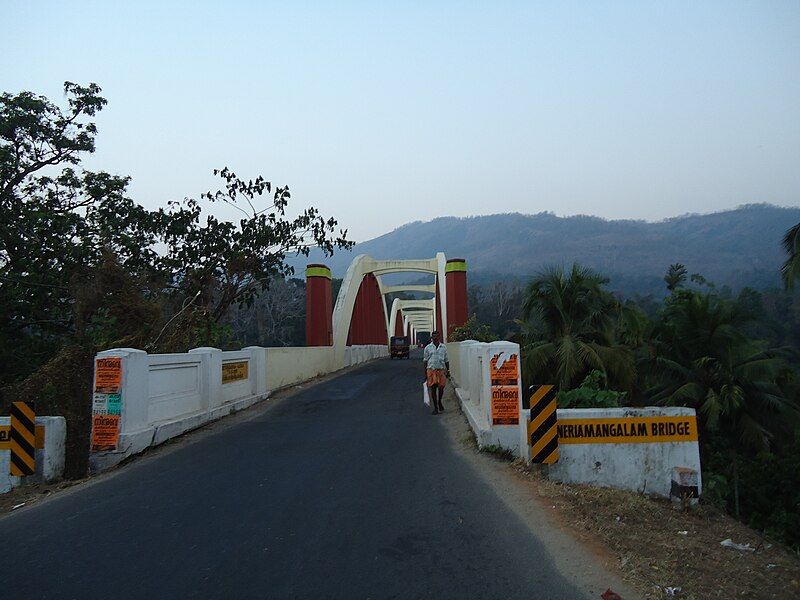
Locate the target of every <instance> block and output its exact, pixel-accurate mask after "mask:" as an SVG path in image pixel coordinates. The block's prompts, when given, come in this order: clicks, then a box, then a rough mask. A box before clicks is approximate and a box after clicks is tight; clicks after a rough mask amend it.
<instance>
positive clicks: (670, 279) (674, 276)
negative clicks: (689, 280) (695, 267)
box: [664, 263, 688, 293]
mask: <svg viewBox="0 0 800 600" xmlns="http://www.w3.org/2000/svg"><path fill="white" fill-rule="evenodd" d="M687 273H688V271H687V270H686V267H685V266H683V265H682V264H681V263H675V264H673V265H670V266H669V269H667V274H666V276H665V277H664V281H665V282H666V284H667V290H669V292H670V293H672V292H674V291H675V290H676V289H678V288H679V287H680V286H681V285H683V283H684V282H685V281H686V275H687Z"/></svg>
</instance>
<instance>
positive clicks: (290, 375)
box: [90, 346, 388, 471]
mask: <svg viewBox="0 0 800 600" xmlns="http://www.w3.org/2000/svg"><path fill="white" fill-rule="evenodd" d="M345 354H346V360H345V363H344V364H336V360H335V354H334V350H333V348H332V347H296V348H262V347H258V346H251V347H248V348H244V349H242V350H237V351H232V352H223V351H221V350H219V349H217V348H195V349H193V350H190V351H189V352H186V353H180V354H147V353H146V352H144V351H142V350H137V349H134V348H115V349H112V350H106V351H104V352H100V353H99V354H98V355H97V359H98V361H102V360H103V359H108V358H114V359H119V370H120V372H119V374H118V375H116V378H117V379H118V383H115V384H114V385H113V386H112V387H111V388H108V389H106V388H104V384H103V383H102V382H101V381H100V378H98V375H97V370H96V372H95V386H94V388H95V390H96V393H95V410H94V412H95V415H96V416H98V417H99V416H101V415H103V416H105V422H104V423H103V426H109V425H108V423H111V424H112V425H111V427H113V422H114V421H115V420H116V421H117V422H118V424H117V431H116V432H114V431H112V432H111V433H110V434H109V437H110V439H111V440H112V443H111V447H112V449H104V450H99V449H98V448H99V447H97V448H95V449H94V450H95V451H93V452H92V454H91V459H90V462H91V466H92V469H93V470H96V471H97V470H103V469H105V468H108V467H110V466H112V465H114V464H116V463H118V462H119V461H121V460H122V459H124V458H125V457H127V456H130V455H131V454H136V453H138V452H141V451H142V450H144V449H145V448H148V447H150V446H155V445H158V444H161V443H162V442H164V441H166V440H168V439H169V438H172V437H175V436H177V435H180V434H182V433H184V432H186V431H189V430H191V429H195V428H197V427H201V426H202V425H204V424H206V423H208V422H210V421H214V420H216V419H219V418H221V417H224V416H225V415H228V414H231V413H233V412H237V411H239V410H242V409H243V408H246V407H248V406H250V405H252V404H254V403H255V402H258V401H260V400H263V399H264V398H266V397H267V396H268V395H269V394H270V393H271V392H274V391H275V390H278V389H280V388H283V387H287V386H290V385H293V384H296V383H300V382H302V381H308V380H310V379H313V378H315V377H318V376H320V375H324V374H326V373H331V372H333V371H336V370H338V369H341V368H343V367H346V366H351V365H356V364H360V363H362V362H365V361H368V360H372V359H374V358H379V357H382V356H387V355H388V348H387V346H353V347H349V348H347V351H346V353H345ZM112 379H114V377H113V376H112ZM115 381H116V380H115ZM117 388H118V391H115V390H116V389H117ZM117 393H118V395H119V397H118V398H116V399H115V401H116V402H117V403H118V405H119V406H120V409H119V410H117V411H115V412H112V411H109V410H108V408H107V406H108V402H109V396H115V395H116V394H117ZM104 403H105V404H104ZM106 439H108V438H106Z"/></svg>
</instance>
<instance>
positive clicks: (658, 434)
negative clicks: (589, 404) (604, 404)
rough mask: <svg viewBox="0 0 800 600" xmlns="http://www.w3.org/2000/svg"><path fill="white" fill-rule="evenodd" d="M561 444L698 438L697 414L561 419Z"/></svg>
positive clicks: (559, 432) (650, 441)
mask: <svg viewBox="0 0 800 600" xmlns="http://www.w3.org/2000/svg"><path fill="white" fill-rule="evenodd" d="M558 441H559V443H560V444H653V443H665V442H696V441H697V417H693V416H680V417H667V416H662V417H612V418H603V419H561V420H559V421H558Z"/></svg>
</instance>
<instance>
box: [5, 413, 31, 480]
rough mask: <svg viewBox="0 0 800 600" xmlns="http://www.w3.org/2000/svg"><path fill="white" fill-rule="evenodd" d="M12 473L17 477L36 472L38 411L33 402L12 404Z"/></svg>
mask: <svg viewBox="0 0 800 600" xmlns="http://www.w3.org/2000/svg"><path fill="white" fill-rule="evenodd" d="M10 414H11V433H10V436H9V437H10V438H11V439H10V441H11V461H10V469H9V471H10V473H11V475H14V476H15V477H24V476H25V475H33V474H34V473H35V472H36V413H35V412H34V411H33V404H32V403H31V402H14V403H13V404H12V405H11V413H10Z"/></svg>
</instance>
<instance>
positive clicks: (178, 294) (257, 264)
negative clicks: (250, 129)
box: [0, 82, 352, 381]
mask: <svg viewBox="0 0 800 600" xmlns="http://www.w3.org/2000/svg"><path fill="white" fill-rule="evenodd" d="M64 90H65V93H66V96H67V105H68V106H67V108H66V109H64V110H62V109H61V108H59V107H58V106H57V105H55V104H53V103H52V102H50V101H49V100H47V99H46V98H44V97H42V96H36V95H34V94H31V93H30V92H22V93H20V94H17V95H11V94H8V93H5V94H2V95H1V96H0V360H2V361H3V363H4V366H5V367H6V368H5V369H4V373H3V380H5V381H10V380H15V379H20V378H22V377H24V376H26V375H28V374H29V373H31V372H32V371H34V370H35V369H36V368H37V367H38V366H39V365H41V364H43V363H44V362H46V361H47V360H48V359H49V358H50V357H52V356H53V355H54V354H55V353H56V352H57V351H58V349H59V348H60V347H62V346H64V345H67V344H71V343H78V344H89V345H91V344H97V345H100V346H108V345H139V346H140V347H143V348H146V349H148V350H158V349H162V350H163V349H169V350H177V349H183V350H185V349H186V348H185V345H187V344H188V345H211V344H220V345H222V344H224V340H225V339H226V338H227V337H229V335H230V327H229V326H227V325H226V324H225V323H224V322H223V321H224V319H225V318H226V315H228V313H229V311H230V310H231V308H232V307H233V306H248V305H249V306H252V304H253V302H254V301H255V299H256V297H257V296H258V294H259V293H262V292H264V291H265V290H266V289H267V287H268V286H269V284H270V282H272V281H276V280H278V279H283V277H285V276H287V275H291V273H292V268H291V267H289V266H288V265H287V264H286V261H285V259H286V257H287V256H288V255H289V254H304V255H307V254H308V252H309V248H311V247H315V246H318V247H320V248H322V250H323V251H324V252H325V253H326V254H331V253H333V251H334V250H335V249H337V248H350V247H351V246H352V242H350V241H348V240H347V239H346V235H347V234H346V231H344V230H337V222H336V220H335V219H333V218H325V217H323V216H322V215H321V214H320V213H319V211H318V210H317V209H315V208H308V209H306V210H304V211H302V212H301V213H300V214H299V215H298V216H296V217H294V218H288V217H287V216H286V208H287V205H288V202H289V199H290V193H289V190H288V188H287V187H285V186H284V187H280V186H273V185H272V184H271V183H270V182H269V181H266V180H265V179H264V178H262V177H257V178H256V179H254V180H247V181H245V180H243V179H240V178H239V177H238V176H237V175H236V174H235V173H234V172H233V171H231V170H230V169H228V168H223V169H221V170H215V171H214V172H215V174H217V175H219V176H220V177H221V179H222V180H223V185H222V189H221V190H219V191H217V192H213V193H212V192H207V193H205V194H202V195H201V197H200V199H198V200H194V199H186V200H184V201H182V202H170V203H168V206H167V207H165V208H160V209H158V210H154V211H150V210H147V209H145V208H143V207H142V206H140V205H138V204H136V203H135V202H134V201H133V200H131V199H130V198H128V197H127V195H126V189H127V185H128V182H129V179H128V178H127V177H118V176H113V175H109V174H108V173H103V172H99V173H94V172H90V171H85V170H83V171H78V170H76V168H75V167H76V166H77V165H79V164H80V159H81V155H82V154H83V153H86V152H92V151H94V147H95V137H96V134H97V128H96V126H95V124H94V123H93V122H92V121H91V120H90V119H91V117H93V116H95V115H96V114H97V112H98V111H100V110H101V109H102V107H103V106H104V105H105V104H106V101H105V99H103V98H102V97H101V96H100V95H99V94H100V91H101V90H100V88H99V87H98V86H97V85H95V84H90V85H89V86H86V87H81V86H78V85H75V84H72V83H69V82H67V83H66V84H65V86H64ZM59 168H60V172H59V171H58V169H59ZM264 199H267V200H266V202H265V201H264ZM216 202H224V203H226V204H229V205H231V206H233V207H235V208H237V209H238V210H239V211H240V212H241V213H242V218H241V219H240V220H239V221H238V222H237V223H231V222H228V221H220V220H219V219H217V218H216V217H214V216H213V215H206V214H204V212H203V209H202V203H216ZM181 346H184V347H181Z"/></svg>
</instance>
